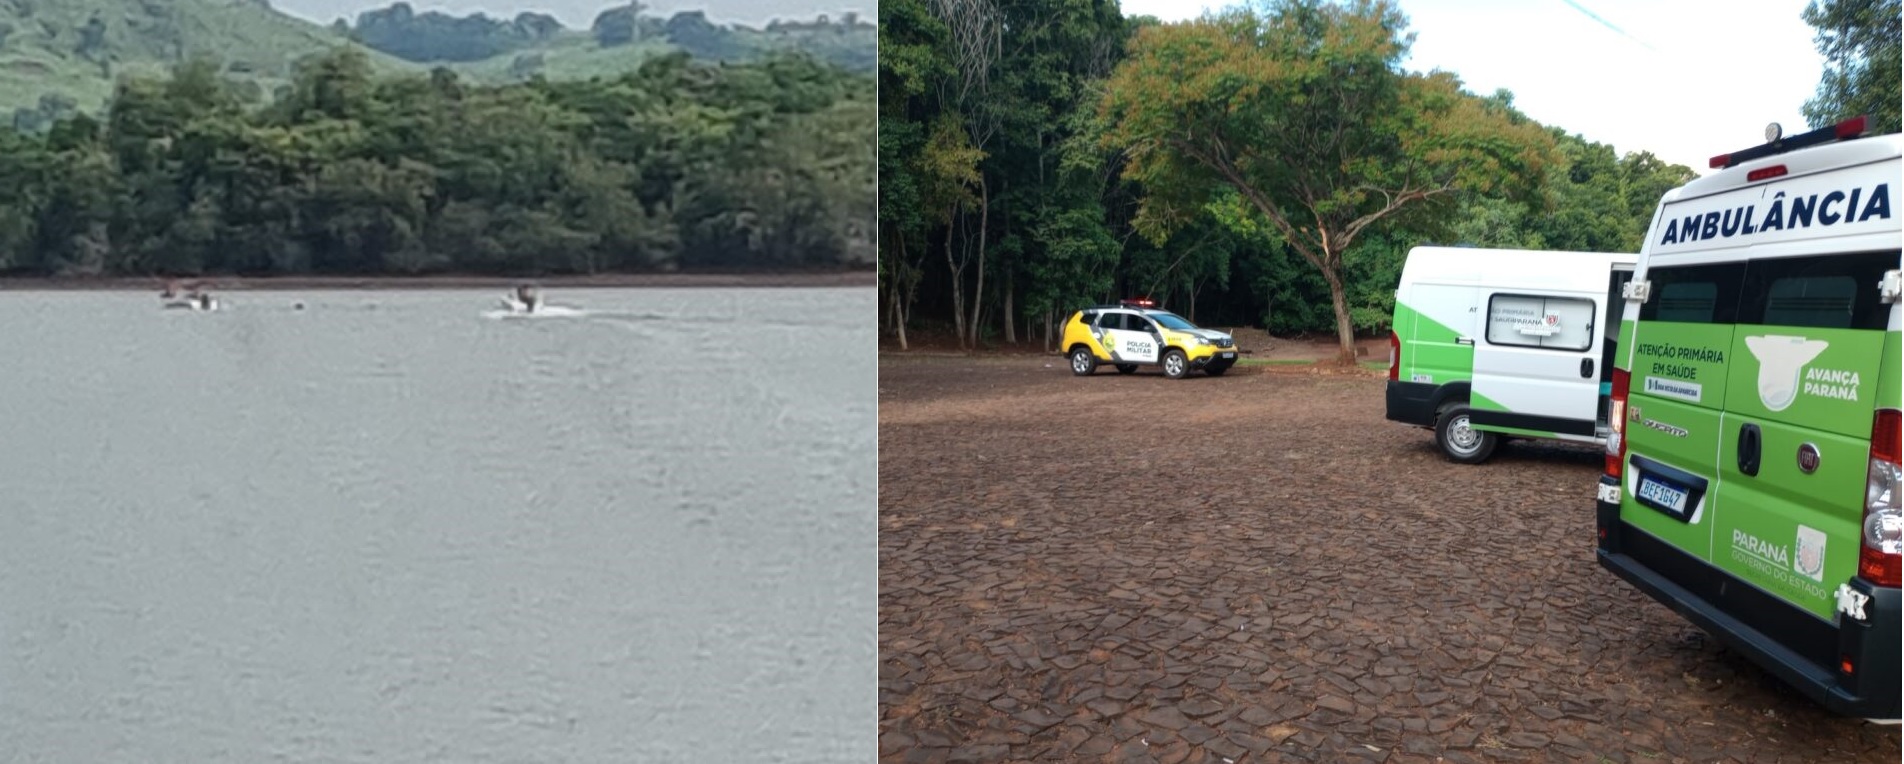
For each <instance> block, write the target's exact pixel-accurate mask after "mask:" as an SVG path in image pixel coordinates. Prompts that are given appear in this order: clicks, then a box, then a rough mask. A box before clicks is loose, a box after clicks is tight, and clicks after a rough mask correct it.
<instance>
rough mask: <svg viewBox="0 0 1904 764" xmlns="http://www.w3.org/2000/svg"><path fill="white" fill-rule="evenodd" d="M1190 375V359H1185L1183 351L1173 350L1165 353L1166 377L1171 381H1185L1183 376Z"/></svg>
mask: <svg viewBox="0 0 1904 764" xmlns="http://www.w3.org/2000/svg"><path fill="white" fill-rule="evenodd" d="M1189 373H1190V359H1188V358H1185V357H1184V355H1183V351H1181V350H1174V349H1173V350H1170V351H1167V352H1165V353H1164V376H1166V377H1169V378H1171V379H1183V376H1184V375H1185V374H1189Z"/></svg>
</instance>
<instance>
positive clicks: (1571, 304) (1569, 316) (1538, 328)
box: [1487, 294, 1598, 350]
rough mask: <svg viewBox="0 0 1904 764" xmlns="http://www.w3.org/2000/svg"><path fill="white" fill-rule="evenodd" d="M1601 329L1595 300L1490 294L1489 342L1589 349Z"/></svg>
mask: <svg viewBox="0 0 1904 764" xmlns="http://www.w3.org/2000/svg"><path fill="white" fill-rule="evenodd" d="M1597 328H1598V327H1595V326H1594V325H1593V301H1592V300H1581V299H1577V298H1571V297H1537V296H1534V295H1518V294H1497V295H1493V296H1490V297H1488V313H1487V341H1488V343H1489V344H1493V345H1507V346H1511V347H1529V348H1545V349H1548V350H1586V349H1587V348H1589V347H1592V345H1593V341H1594V339H1595V337H1594V331H1595V329H1597Z"/></svg>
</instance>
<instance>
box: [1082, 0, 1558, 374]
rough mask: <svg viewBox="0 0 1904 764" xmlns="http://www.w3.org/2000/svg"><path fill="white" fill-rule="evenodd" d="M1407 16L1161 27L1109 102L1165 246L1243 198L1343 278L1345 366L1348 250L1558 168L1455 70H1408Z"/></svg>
mask: <svg viewBox="0 0 1904 764" xmlns="http://www.w3.org/2000/svg"><path fill="white" fill-rule="evenodd" d="M1405 23H1406V22H1405V20H1404V19H1403V18H1402V15H1401V13H1400V11H1398V10H1397V9H1395V8H1394V7H1393V6H1391V5H1389V4H1388V3H1386V2H1379V1H1374V0H1358V1H1357V2H1355V3H1353V4H1351V5H1348V6H1337V5H1326V4H1323V3H1321V2H1317V1H1316V0H1291V1H1289V2H1282V3H1278V4H1276V5H1274V6H1272V7H1270V8H1269V9H1267V10H1265V11H1258V10H1254V9H1248V8H1243V9H1236V10H1231V11H1228V12H1226V13H1224V14H1222V15H1219V16H1216V17H1214V18H1210V19H1205V20H1203V21H1198V22H1193V23H1189V24H1183V25H1176V26H1169V27H1155V28H1151V29H1147V30H1144V31H1143V32H1142V33H1140V34H1139V35H1138V36H1137V39H1136V40H1135V41H1134V42H1133V43H1132V45H1131V52H1130V56H1129V58H1127V59H1125V61H1124V62H1123V63H1122V64H1120V65H1119V66H1118V68H1117V72H1116V74H1115V75H1114V76H1112V78H1111V81H1110V83H1109V86H1108V89H1107V92H1106V94H1105V97H1104V99H1103V109H1104V111H1105V113H1106V115H1107V117H1108V118H1109V119H1110V120H1111V124H1112V127H1111V130H1110V131H1109V132H1108V133H1107V134H1106V136H1105V140H1106V142H1107V143H1108V144H1109V145H1111V146H1113V147H1116V148H1120V149H1123V150H1124V151H1126V152H1127V154H1128V157H1129V163H1128V164H1127V165H1126V166H1125V170H1124V177H1125V179H1126V180H1130V181H1135V182H1139V183H1142V184H1143V185H1144V186H1145V188H1147V189H1149V190H1150V194H1149V195H1148V196H1146V198H1145V199H1144V201H1143V204H1142V207H1141V210H1142V211H1141V212H1140V213H1139V216H1138V222H1139V225H1140V227H1141V228H1143V229H1145V230H1146V231H1147V232H1149V233H1151V234H1152V237H1153V238H1154V239H1159V240H1161V239H1162V238H1163V236H1164V235H1165V234H1167V233H1168V232H1169V231H1170V230H1171V229H1172V228H1173V227H1175V226H1177V225H1181V224H1183V223H1185V222H1187V218H1189V217H1191V216H1194V215H1195V214H1197V213H1198V212H1200V211H1201V209H1202V205H1203V204H1204V203H1205V202H1206V201H1207V200H1208V199H1209V197H1210V195H1211V194H1212V193H1213V192H1214V191H1215V190H1217V189H1223V190H1225V191H1234V192H1235V193H1236V194H1237V195H1238V196H1240V197H1241V199H1242V201H1244V202H1246V203H1247V206H1248V208H1249V211H1250V212H1251V213H1253V214H1255V215H1258V216H1260V217H1261V218H1262V219H1263V220H1265V221H1267V222H1268V223H1269V227H1270V229H1271V230H1272V231H1273V232H1274V233H1275V235H1276V236H1277V237H1279V238H1280V240H1281V241H1282V242H1284V243H1285V244H1286V245H1287V246H1289V247H1290V248H1291V249H1292V250H1293V251H1294V252H1295V253H1296V254H1297V255H1299V256H1300V257H1301V258H1302V259H1303V260H1304V261H1306V262H1307V263H1308V264H1309V265H1311V266H1313V267H1314V268H1316V269H1317V271H1318V272H1319V273H1320V274H1321V276H1322V277H1323V280H1324V281H1325V282H1326V283H1327V284H1328V286H1329V291H1330V298H1331V302H1332V305H1333V307H1334V312H1335V317H1336V330H1337V333H1338V336H1339V338H1340V341H1341V346H1342V353H1343V358H1344V359H1345V360H1352V359H1353V357H1354V346H1353V342H1354V325H1353V321H1352V319H1351V317H1350V312H1349V305H1348V301H1347V287H1346V284H1345V282H1344V281H1343V264H1344V256H1345V255H1346V254H1347V253H1348V252H1349V250H1350V248H1351V247H1352V246H1354V245H1355V243H1356V242H1357V240H1358V239H1359V238H1360V237H1361V236H1362V235H1363V233H1364V232H1365V231H1368V230H1369V229H1370V227H1371V226H1375V225H1378V224H1381V223H1383V222H1385V221H1388V220H1390V219H1391V218H1393V217H1395V216H1396V215H1398V214H1399V213H1401V212H1403V211H1405V210H1407V209H1409V208H1410V207H1411V206H1415V205H1422V204H1426V203H1429V202H1435V201H1441V200H1446V201H1449V202H1452V201H1453V200H1454V199H1455V197H1456V195H1457V193H1459V192H1463V191H1466V192H1471V193H1476V194H1489V193H1496V192H1504V193H1506V194H1508V195H1512V196H1519V197H1527V196H1528V195H1529V194H1531V193H1532V192H1534V191H1535V190H1536V188H1537V187H1538V186H1537V183H1536V182H1535V181H1536V180H1537V179H1538V178H1539V176H1540V173H1541V172H1542V171H1543V169H1544V168H1545V167H1546V166H1547V165H1548V164H1550V163H1551V162H1552V161H1553V160H1552V159H1551V154H1552V151H1553V149H1552V142H1551V140H1550V139H1549V138H1548V136H1547V135H1546V133H1544V132H1543V131H1542V130H1541V129H1540V128H1539V127H1538V126H1537V125H1533V124H1531V123H1527V122H1524V121H1516V120H1513V119H1510V118H1509V116H1508V115H1507V114H1506V113H1504V112H1503V111H1502V110H1500V109H1496V108H1490V106H1489V104H1488V103H1487V102H1485V101H1483V100H1482V99H1480V98H1477V97H1474V96H1472V95H1469V94H1467V93H1464V92H1463V91H1462V90H1461V88H1460V83H1459V82H1458V81H1457V80H1456V79H1455V78H1454V77H1453V76H1452V75H1449V74H1445V73H1434V74H1429V75H1419V74H1408V73H1404V72H1402V71H1400V69H1399V62H1400V60H1401V57H1402V55H1403V54H1404V53H1405V52H1406V50H1407V45H1408V42H1409V40H1408V39H1407V38H1406V37H1405V36H1404V35H1403V34H1402V29H1403V27H1404V26H1405ZM1444 206H1447V205H1444Z"/></svg>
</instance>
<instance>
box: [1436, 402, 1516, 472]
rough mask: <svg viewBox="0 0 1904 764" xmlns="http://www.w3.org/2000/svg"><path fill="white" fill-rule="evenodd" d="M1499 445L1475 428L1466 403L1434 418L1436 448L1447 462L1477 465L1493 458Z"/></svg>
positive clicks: (1456, 404) (1492, 437)
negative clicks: (1439, 448)
mask: <svg viewBox="0 0 1904 764" xmlns="http://www.w3.org/2000/svg"><path fill="white" fill-rule="evenodd" d="M1499 442H1500V439H1499V438H1496V437H1495V435H1494V433H1491V432H1482V431H1480V430H1476V429H1474V427H1473V425H1472V423H1470V422H1469V420H1468V405H1467V404H1465V403H1454V404H1450V405H1448V406H1445V407H1443V408H1442V409H1441V411H1440V412H1439V413H1438V414H1437V415H1436V416H1435V445H1437V446H1440V447H1441V453H1442V454H1443V455H1446V456H1447V457H1448V459H1449V460H1450V461H1454V462H1459V463H1461V464H1480V463H1481V462H1485V461H1487V459H1488V457H1489V456H1493V455H1494V447H1495V446H1496V445H1498V444H1499Z"/></svg>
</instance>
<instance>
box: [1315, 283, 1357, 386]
mask: <svg viewBox="0 0 1904 764" xmlns="http://www.w3.org/2000/svg"><path fill="white" fill-rule="evenodd" d="M1322 278H1323V279H1324V280H1326V281H1328V282H1329V302H1330V303H1331V304H1333V305H1334V307H1335V337H1336V340H1337V341H1338V342H1340V343H1341V344H1340V345H1339V346H1338V348H1337V351H1336V360H1337V361H1339V362H1341V364H1342V365H1343V366H1352V365H1354V364H1355V324H1353V323H1351V322H1350V321H1349V298H1348V295H1347V294H1346V293H1345V291H1344V290H1343V288H1342V275H1341V274H1339V273H1337V272H1336V269H1334V268H1324V269H1322Z"/></svg>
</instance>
